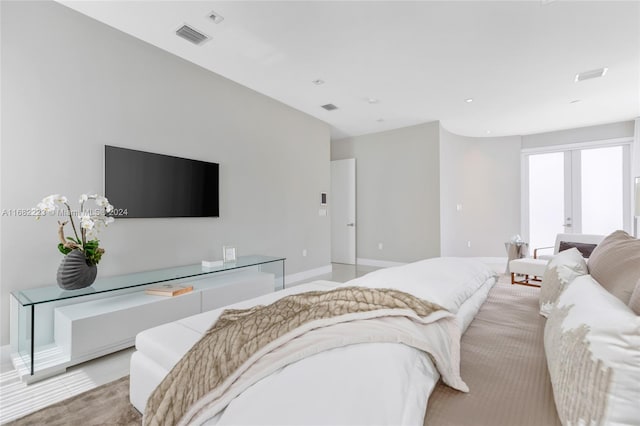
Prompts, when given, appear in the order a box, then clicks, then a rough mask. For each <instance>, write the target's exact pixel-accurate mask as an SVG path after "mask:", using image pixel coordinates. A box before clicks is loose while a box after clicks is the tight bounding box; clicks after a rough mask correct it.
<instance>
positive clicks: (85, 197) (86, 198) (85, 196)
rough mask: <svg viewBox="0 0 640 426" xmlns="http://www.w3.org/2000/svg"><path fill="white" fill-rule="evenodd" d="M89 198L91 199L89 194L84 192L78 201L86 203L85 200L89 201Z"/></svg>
mask: <svg viewBox="0 0 640 426" xmlns="http://www.w3.org/2000/svg"><path fill="white" fill-rule="evenodd" d="M88 199H89V196H88V195H87V194H82V195H81V196H80V200H78V202H79V203H80V204H82V203H84V202H85V201H87V200H88Z"/></svg>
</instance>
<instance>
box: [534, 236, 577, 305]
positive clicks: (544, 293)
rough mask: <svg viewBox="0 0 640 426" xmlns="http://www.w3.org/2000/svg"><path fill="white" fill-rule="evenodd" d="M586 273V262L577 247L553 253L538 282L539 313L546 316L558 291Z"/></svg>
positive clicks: (556, 298)
mask: <svg viewBox="0 0 640 426" xmlns="http://www.w3.org/2000/svg"><path fill="white" fill-rule="evenodd" d="M587 273H588V270H587V262H585V260H584V258H583V257H582V253H580V251H578V249H577V248H575V247H574V248H572V249H569V250H564V251H561V252H560V253H558V254H557V255H555V256H554V257H553V259H551V260H550V261H549V263H548V264H547V269H545V271H544V275H543V276H542V283H541V284H540V286H541V287H540V315H542V316H543V317H546V316H548V315H549V312H551V308H553V305H555V303H556V300H558V296H560V293H562V291H563V290H564V289H565V288H566V287H567V286H568V285H569V284H571V282H572V281H573V280H574V279H575V278H577V277H579V276H581V275H586V274H587Z"/></svg>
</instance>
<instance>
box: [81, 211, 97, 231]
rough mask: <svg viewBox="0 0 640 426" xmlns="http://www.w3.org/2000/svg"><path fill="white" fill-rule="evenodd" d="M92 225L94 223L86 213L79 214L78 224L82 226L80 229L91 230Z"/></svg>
mask: <svg viewBox="0 0 640 426" xmlns="http://www.w3.org/2000/svg"><path fill="white" fill-rule="evenodd" d="M94 225H95V222H94V221H93V219H92V218H91V216H90V215H88V214H81V215H80V226H81V227H82V229H86V230H91V229H93V227H94Z"/></svg>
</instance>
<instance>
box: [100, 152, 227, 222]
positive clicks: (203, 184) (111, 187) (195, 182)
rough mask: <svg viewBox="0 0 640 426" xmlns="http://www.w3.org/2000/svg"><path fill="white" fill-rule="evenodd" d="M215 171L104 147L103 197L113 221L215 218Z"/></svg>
mask: <svg viewBox="0 0 640 426" xmlns="http://www.w3.org/2000/svg"><path fill="white" fill-rule="evenodd" d="M218 168H219V167H218V164H217V163H208V162H205V161H198V160H189V159H187V158H179V157H172V156H169V155H162V154H153V153H150V152H144V151H136V150H133V149H126V148H119V147H115V146H108V145H105V147H104V170H105V173H104V174H105V176H104V191H105V196H106V197H107V198H108V199H109V202H110V203H111V204H112V205H113V206H114V207H115V209H114V216H115V217H118V218H150V217H218V216H219V206H218Z"/></svg>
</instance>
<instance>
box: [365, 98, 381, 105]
mask: <svg viewBox="0 0 640 426" xmlns="http://www.w3.org/2000/svg"><path fill="white" fill-rule="evenodd" d="M367 102H369V103H370V104H377V103H378V102H380V101H379V100H378V99H376V98H368V99H367Z"/></svg>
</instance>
